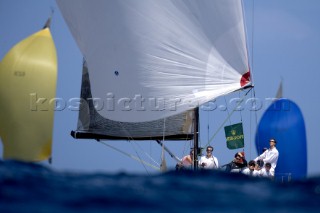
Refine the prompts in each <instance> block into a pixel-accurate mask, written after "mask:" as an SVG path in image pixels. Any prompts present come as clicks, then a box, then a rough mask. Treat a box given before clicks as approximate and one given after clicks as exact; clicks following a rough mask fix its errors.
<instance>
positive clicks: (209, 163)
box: [199, 155, 219, 169]
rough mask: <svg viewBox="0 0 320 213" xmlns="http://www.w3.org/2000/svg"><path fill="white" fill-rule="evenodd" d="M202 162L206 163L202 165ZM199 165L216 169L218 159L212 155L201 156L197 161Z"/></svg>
mask: <svg viewBox="0 0 320 213" xmlns="http://www.w3.org/2000/svg"><path fill="white" fill-rule="evenodd" d="M202 163H205V164H206V165H205V166H204V167H202V166H201V164H202ZM199 167H200V168H204V169H217V168H218V167H219V163H218V159H217V158H216V157H214V156H211V157H207V156H206V155H205V156H202V157H201V158H200V161H199Z"/></svg>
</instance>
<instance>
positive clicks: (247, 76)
mask: <svg viewBox="0 0 320 213" xmlns="http://www.w3.org/2000/svg"><path fill="white" fill-rule="evenodd" d="M249 82H250V70H249V71H248V72H246V73H245V74H243V75H242V77H241V80H240V85H241V87H243V86H245V85H246V84H248V83H249Z"/></svg>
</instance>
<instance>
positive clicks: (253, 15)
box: [251, 0, 255, 70]
mask: <svg viewBox="0 0 320 213" xmlns="http://www.w3.org/2000/svg"><path fill="white" fill-rule="evenodd" d="M254 18H255V4H254V0H252V23H251V24H252V32H251V36H252V40H251V58H252V59H251V67H252V70H253V44H254V23H255V20H254Z"/></svg>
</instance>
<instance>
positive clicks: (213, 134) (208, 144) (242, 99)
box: [206, 87, 252, 146]
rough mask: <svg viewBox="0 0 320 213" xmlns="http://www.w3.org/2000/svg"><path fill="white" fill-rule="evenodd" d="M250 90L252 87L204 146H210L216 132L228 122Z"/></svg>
mask: <svg viewBox="0 0 320 213" xmlns="http://www.w3.org/2000/svg"><path fill="white" fill-rule="evenodd" d="M251 90H252V87H251V88H250V90H249V91H248V92H246V93H245V94H244V95H243V96H242V98H241V100H240V101H239V102H238V104H237V106H235V108H234V109H233V110H232V112H231V113H230V115H229V116H228V117H227V118H226V119H225V120H224V121H223V122H222V124H221V125H220V127H219V128H218V129H217V131H216V132H215V133H214V134H213V136H212V137H211V138H210V140H209V141H208V143H207V144H206V146H208V145H210V143H211V141H212V140H213V139H214V138H215V137H216V135H217V134H218V132H219V131H220V130H221V128H222V127H223V126H224V124H225V123H226V122H227V121H228V119H229V117H230V116H231V115H232V114H233V113H234V112H235V111H236V109H237V108H238V107H239V105H240V104H241V103H242V102H243V100H244V98H245V97H246V96H247V94H248V93H249V92H250V91H251Z"/></svg>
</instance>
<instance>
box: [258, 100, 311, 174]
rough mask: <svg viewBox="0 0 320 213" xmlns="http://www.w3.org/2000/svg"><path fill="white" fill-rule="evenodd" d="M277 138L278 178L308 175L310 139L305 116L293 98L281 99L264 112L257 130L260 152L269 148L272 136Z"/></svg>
mask: <svg viewBox="0 0 320 213" xmlns="http://www.w3.org/2000/svg"><path fill="white" fill-rule="evenodd" d="M270 138H275V139H276V141H277V145H276V147H277V149H278V151H279V159H278V163H277V167H276V177H279V176H282V177H286V176H287V175H289V174H290V176H291V178H292V179H301V178H305V177H306V175H307V139H306V129H305V124H304V119H303V115H302V113H301V111H300V109H299V107H298V106H297V104H295V103H294V102H293V101H291V100H288V99H279V100H277V101H275V102H273V103H272V104H271V105H270V106H269V108H268V109H267V110H266V111H265V113H264V114H263V116H262V118H261V120H260V123H259V125H258V128H257V132H256V149H257V152H258V154H259V155H260V154H261V152H262V149H263V148H264V147H267V148H269V139H270Z"/></svg>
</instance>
